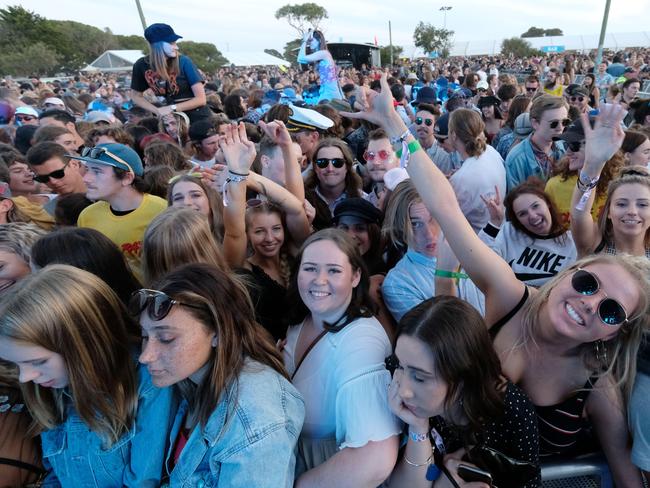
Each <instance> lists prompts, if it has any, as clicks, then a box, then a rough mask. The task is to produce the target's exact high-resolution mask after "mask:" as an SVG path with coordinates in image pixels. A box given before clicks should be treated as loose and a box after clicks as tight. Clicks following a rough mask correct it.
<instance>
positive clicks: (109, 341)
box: [0, 265, 138, 445]
mask: <svg viewBox="0 0 650 488" xmlns="http://www.w3.org/2000/svg"><path fill="white" fill-rule="evenodd" d="M130 321H131V318H130V317H129V315H128V313H127V311H126V309H125V307H124V305H123V304H122V302H121V301H120V299H119V298H118V297H117V295H115V293H113V290H111V289H110V288H109V286H108V285H106V284H105V283H104V282H103V281H102V280H101V279H99V278H98V277H96V276H95V275H93V274H91V273H88V272H87V271H83V270H81V269H78V268H74V267H72V266H67V265H52V266H47V267H45V268H43V270H42V271H40V272H39V273H37V274H35V275H32V276H30V277H28V278H25V279H24V280H23V281H21V283H20V284H19V285H17V286H15V287H14V288H12V289H11V290H9V291H8V292H7V295H6V296H5V297H4V298H3V300H2V302H0V340H3V339H9V340H12V341H16V342H20V343H27V344H33V345H36V346H40V347H43V348H45V349H47V350H49V351H52V352H54V353H57V354H59V355H61V356H62V357H63V361H64V363H65V367H66V371H67V373H68V378H69V385H68V388H69V391H70V396H71V398H72V401H73V404H74V408H75V410H76V412H77V413H78V415H79V416H80V417H81V419H82V420H83V421H84V422H85V423H86V425H87V426H88V427H89V428H90V429H91V430H92V431H94V432H95V433H97V434H98V435H99V436H100V437H102V438H103V439H104V440H105V442H107V444H108V445H110V444H112V443H114V442H115V441H117V440H118V439H119V438H120V437H121V436H122V435H124V434H125V433H126V432H128V431H129V430H130V429H131V428H132V425H133V422H134V420H135V415H136V410H137V403H138V383H137V376H136V361H135V359H134V357H133V356H132V354H131V350H130V347H131V346H133V345H134V341H133V338H132V337H129V335H128V333H127V330H129V329H130V328H132V327H134V326H133V324H129V322H130ZM21 390H22V393H23V397H24V398H25V403H26V404H27V407H28V408H29V411H30V413H31V415H32V417H33V419H34V422H35V425H34V429H35V430H38V431H41V430H47V429H53V428H54V427H56V426H57V425H59V424H61V423H62V422H64V421H65V419H66V397H65V396H64V395H63V391H62V390H59V389H55V390H50V389H47V388H42V387H40V386H38V385H36V384H35V383H33V382H28V383H23V384H21Z"/></svg>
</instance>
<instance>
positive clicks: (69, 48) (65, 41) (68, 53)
mask: <svg viewBox="0 0 650 488" xmlns="http://www.w3.org/2000/svg"><path fill="white" fill-rule="evenodd" d="M46 28H47V36H46V37H45V38H44V39H47V40H48V45H49V46H51V47H52V49H54V50H55V51H56V52H57V53H58V54H59V55H60V62H61V69H62V70H64V71H75V70H78V69H80V68H83V67H84V66H86V65H87V64H88V63H90V62H92V61H93V60H94V59H95V58H97V57H98V56H99V55H101V54H102V53H103V52H104V51H107V50H109V49H115V48H117V47H119V46H118V44H117V41H116V39H115V37H114V36H113V34H112V32H111V31H110V30H108V29H106V30H101V29H98V28H97V27H93V26H90V25H86V24H82V23H80V22H73V21H70V20H47V21H46Z"/></svg>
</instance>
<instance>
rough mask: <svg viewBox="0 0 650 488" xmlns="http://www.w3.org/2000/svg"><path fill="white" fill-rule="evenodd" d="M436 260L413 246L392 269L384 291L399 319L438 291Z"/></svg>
mask: <svg viewBox="0 0 650 488" xmlns="http://www.w3.org/2000/svg"><path fill="white" fill-rule="evenodd" d="M436 261H437V260H436V258H435V257H429V256H425V255H424V254H421V253H419V252H416V251H414V250H412V249H410V248H409V250H408V251H407V252H406V254H405V255H404V257H402V259H400V260H399V261H398V262H397V264H396V265H395V267H394V268H393V269H391V270H390V271H389V272H388V274H387V275H386V278H385V279H384V283H383V285H382V287H381V293H382V296H383V298H384V303H385V304H386V306H387V307H388V310H389V311H390V313H391V314H392V315H393V317H394V318H395V320H397V321H399V320H400V319H401V318H402V316H403V315H404V314H405V313H406V312H408V311H409V310H411V309H412V308H413V307H415V306H416V305H418V304H420V303H422V302H423V301H424V300H426V299H428V298H431V297H432V296H434V295H435V280H436V274H435V273H436Z"/></svg>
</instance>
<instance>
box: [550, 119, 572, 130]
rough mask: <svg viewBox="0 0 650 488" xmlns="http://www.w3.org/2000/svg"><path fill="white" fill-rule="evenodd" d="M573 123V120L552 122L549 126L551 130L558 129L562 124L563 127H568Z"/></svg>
mask: <svg viewBox="0 0 650 488" xmlns="http://www.w3.org/2000/svg"><path fill="white" fill-rule="evenodd" d="M570 123H571V119H562V120H551V121H550V122H549V123H548V126H549V127H550V128H551V129H557V126H558V125H560V124H562V127H567V126H568V125H569V124H570Z"/></svg>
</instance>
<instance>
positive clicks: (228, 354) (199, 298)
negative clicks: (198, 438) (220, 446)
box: [153, 263, 287, 427]
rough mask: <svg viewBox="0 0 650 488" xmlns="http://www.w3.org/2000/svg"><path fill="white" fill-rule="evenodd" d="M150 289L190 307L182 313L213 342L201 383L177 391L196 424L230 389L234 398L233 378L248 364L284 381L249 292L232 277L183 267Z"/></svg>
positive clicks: (205, 420) (204, 268) (217, 270)
mask: <svg viewBox="0 0 650 488" xmlns="http://www.w3.org/2000/svg"><path fill="white" fill-rule="evenodd" d="M153 287H154V288H155V289H157V290H160V291H162V292H163V293H166V294H167V295H169V296H170V297H171V298H173V299H174V300H178V301H180V302H182V303H184V304H187V305H192V307H191V308H190V307H187V308H186V310H187V312H188V313H189V314H191V315H192V316H193V317H194V318H195V319H196V320H198V321H199V322H201V323H202V324H203V325H204V326H205V327H206V328H207V329H209V330H210V331H214V332H215V333H216V336H217V345H216V347H215V348H213V352H212V353H211V356H210V359H209V360H208V364H209V369H208V371H207V374H206V375H205V376H204V377H203V379H202V380H201V382H200V383H199V384H198V385H194V384H193V383H192V382H191V381H190V380H189V379H185V380H183V381H181V382H180V383H179V384H178V385H177V386H178V389H179V390H180V391H181V394H182V396H183V397H184V398H185V399H186V400H187V401H188V402H189V406H190V412H192V414H193V415H192V418H193V419H196V420H195V424H200V425H201V427H205V425H206V424H207V423H208V420H209V419H210V416H211V415H212V413H213V412H214V410H215V409H216V407H217V405H218V404H219V402H220V401H221V399H222V398H223V397H224V394H226V391H227V390H229V389H230V388H231V386H232V387H233V388H234V390H233V392H234V395H233V396H234V398H236V391H237V378H238V376H239V374H240V373H241V372H242V370H243V369H244V366H245V364H246V360H247V359H249V358H250V359H252V360H254V361H257V362H259V363H262V364H263V365H265V366H268V367H269V368H271V369H273V370H274V371H275V372H277V373H279V374H281V375H282V376H284V377H285V378H287V373H286V371H285V369H284V364H283V361H282V356H281V355H280V351H279V350H278V348H277V347H276V346H275V343H274V341H273V339H272V338H271V335H270V334H269V333H268V332H267V331H266V330H265V329H264V328H263V327H262V326H261V325H259V324H258V323H257V322H255V319H254V317H255V310H254V308H253V305H252V303H251V299H250V297H249V295H248V292H247V291H246V288H245V287H244V285H243V284H242V283H241V282H240V281H239V280H237V279H236V278H235V277H234V275H232V274H231V273H229V272H227V271H225V270H224V269H223V268H219V267H215V266H210V265H208V264H198V263H195V264H187V265H185V266H181V267H179V268H177V269H175V270H174V271H171V272H170V273H169V274H167V275H165V276H163V277H162V278H160V279H158V280H156V282H155V283H154V284H153ZM195 307H196V308H195ZM231 398H232V397H230V398H229V401H228V403H229V410H228V414H227V415H232V414H233V413H234V408H233V407H234V405H235V403H236V400H234V401H232V400H231Z"/></svg>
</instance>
